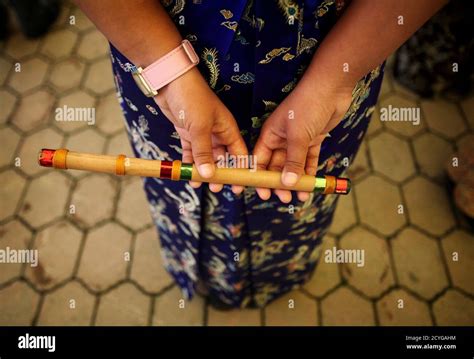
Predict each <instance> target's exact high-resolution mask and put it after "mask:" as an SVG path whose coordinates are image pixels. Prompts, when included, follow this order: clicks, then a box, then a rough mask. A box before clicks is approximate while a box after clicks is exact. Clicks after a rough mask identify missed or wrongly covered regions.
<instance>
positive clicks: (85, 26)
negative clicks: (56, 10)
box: [71, 7, 94, 31]
mask: <svg viewBox="0 0 474 359" xmlns="http://www.w3.org/2000/svg"><path fill="white" fill-rule="evenodd" d="M71 16H74V24H71V29H75V30H79V31H85V30H89V29H92V28H94V24H93V23H92V22H91V21H90V20H89V18H88V17H87V16H86V15H85V14H84V13H83V12H82V11H81V10H80V9H79V8H77V7H74V8H73V9H72V11H71Z"/></svg>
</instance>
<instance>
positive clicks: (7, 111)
mask: <svg viewBox="0 0 474 359" xmlns="http://www.w3.org/2000/svg"><path fill="white" fill-rule="evenodd" d="M0 98H1V99H2V111H0V123H5V122H7V120H8V119H9V118H10V115H11V113H12V112H13V109H14V108H15V104H16V102H17V98H16V97H15V96H13V95H12V94H11V93H10V92H7V91H5V90H0Z"/></svg>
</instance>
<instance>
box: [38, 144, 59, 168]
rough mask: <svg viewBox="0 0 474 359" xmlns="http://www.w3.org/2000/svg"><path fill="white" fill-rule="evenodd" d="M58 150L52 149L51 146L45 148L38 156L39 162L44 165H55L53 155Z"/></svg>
mask: <svg viewBox="0 0 474 359" xmlns="http://www.w3.org/2000/svg"><path fill="white" fill-rule="evenodd" d="M54 152H56V150H50V149H49V148H43V149H42V150H41V151H40V153H39V156H38V162H39V164H40V166H43V167H53V157H54Z"/></svg>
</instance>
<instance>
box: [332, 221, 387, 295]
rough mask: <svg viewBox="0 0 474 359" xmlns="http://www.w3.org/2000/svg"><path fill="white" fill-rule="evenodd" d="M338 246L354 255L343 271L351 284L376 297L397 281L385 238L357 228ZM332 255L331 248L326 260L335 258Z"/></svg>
mask: <svg viewBox="0 0 474 359" xmlns="http://www.w3.org/2000/svg"><path fill="white" fill-rule="evenodd" d="M339 245H340V249H342V250H345V251H346V253H348V254H351V258H349V257H348V258H347V259H348V260H352V261H353V262H352V263H350V262H344V263H343V264H342V274H343V276H344V277H345V278H346V279H347V281H348V283H350V284H351V285H352V286H354V287H355V288H357V289H359V290H360V291H362V292H364V293H365V294H366V295H368V296H371V297H377V296H379V295H380V294H381V293H382V292H384V291H385V290H387V289H388V288H389V287H390V286H392V285H393V284H394V279H393V271H392V267H391V265H390V257H389V249H388V246H387V243H386V241H385V240H384V239H382V238H379V237H377V236H375V235H374V234H372V233H370V232H368V231H367V230H365V229H363V228H360V227H356V228H354V229H352V230H351V231H350V232H348V233H347V234H345V235H344V236H343V237H342V238H341V240H340V242H339ZM354 250H359V251H361V252H358V253H361V255H363V257H361V256H359V255H358V254H356V252H354ZM340 253H343V252H340ZM333 254H334V252H333V250H332V248H331V251H330V252H328V253H327V254H326V252H324V253H323V255H324V257H323V258H324V260H325V261H330V260H334V255H333ZM336 254H337V252H336ZM359 260H360V261H359Z"/></svg>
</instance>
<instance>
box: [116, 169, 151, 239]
mask: <svg viewBox="0 0 474 359" xmlns="http://www.w3.org/2000/svg"><path fill="white" fill-rule="evenodd" d="M121 185H122V190H121V191H120V199H119V202H118V205H117V219H118V220H120V221H121V222H122V223H123V224H125V225H127V226H128V227H130V228H132V229H134V230H138V229H140V228H143V227H145V226H146V225H148V224H151V223H152V219H151V214H150V208H149V206H148V202H147V200H146V195H145V192H144V191H143V182H142V180H141V179H140V178H131V179H127V180H125V181H123V182H122V184H121Z"/></svg>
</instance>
